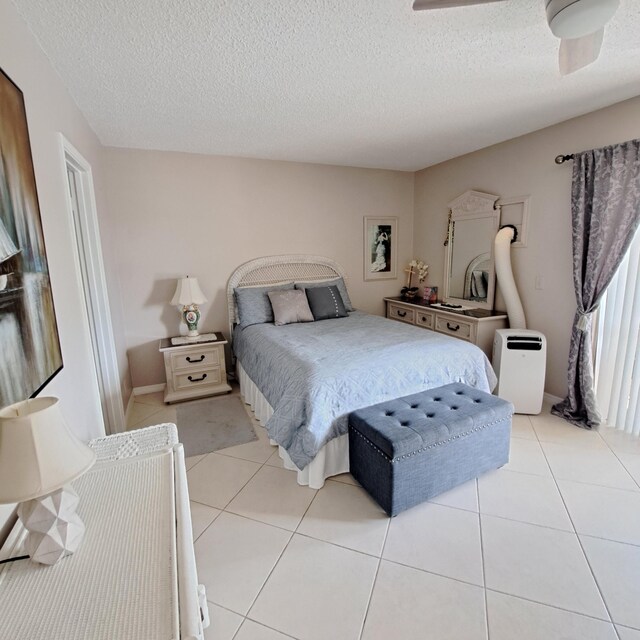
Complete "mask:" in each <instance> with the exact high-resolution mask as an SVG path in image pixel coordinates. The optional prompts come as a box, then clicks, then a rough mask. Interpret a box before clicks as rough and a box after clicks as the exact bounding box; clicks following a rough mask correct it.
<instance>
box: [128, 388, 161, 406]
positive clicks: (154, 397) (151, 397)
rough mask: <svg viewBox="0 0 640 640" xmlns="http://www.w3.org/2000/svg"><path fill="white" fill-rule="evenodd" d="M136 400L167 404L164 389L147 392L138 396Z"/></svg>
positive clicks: (157, 404)
mask: <svg viewBox="0 0 640 640" xmlns="http://www.w3.org/2000/svg"><path fill="white" fill-rule="evenodd" d="M135 402H140V403H142V404H152V405H156V406H165V404H164V391H156V392H155V393H145V394H144V395H141V396H136V397H135Z"/></svg>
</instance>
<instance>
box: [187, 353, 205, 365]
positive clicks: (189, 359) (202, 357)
mask: <svg viewBox="0 0 640 640" xmlns="http://www.w3.org/2000/svg"><path fill="white" fill-rule="evenodd" d="M203 360H204V354H202V355H201V356H200V357H199V358H198V359H197V360H192V359H191V358H190V357H189V356H187V357H186V361H187V362H190V363H191V364H193V363H194V362H202V361H203Z"/></svg>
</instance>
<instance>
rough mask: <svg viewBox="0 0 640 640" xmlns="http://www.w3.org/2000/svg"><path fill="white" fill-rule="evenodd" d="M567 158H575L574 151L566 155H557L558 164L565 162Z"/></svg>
mask: <svg viewBox="0 0 640 640" xmlns="http://www.w3.org/2000/svg"><path fill="white" fill-rule="evenodd" d="M567 160H573V153H569V154H568V155H566V156H562V155H560V156H556V164H563V163H564V162H566V161H567Z"/></svg>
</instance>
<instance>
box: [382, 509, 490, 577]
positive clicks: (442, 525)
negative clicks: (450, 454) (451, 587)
mask: <svg viewBox="0 0 640 640" xmlns="http://www.w3.org/2000/svg"><path fill="white" fill-rule="evenodd" d="M383 557H384V558H385V559H386V560H392V561H394V562H399V563H401V564H406V565H409V566H410V567H415V568H418V569H424V570H426V571H431V572H433V573H438V574H440V575H443V576H447V577H449V578H455V579H457V580H465V581H466V582H471V583H473V584H477V585H481V586H482V585H483V584H484V580H483V576H482V552H481V545H480V521H479V517H478V514H476V513H472V512H471V511H463V510H461V509H453V508H451V507H443V506H442V505H439V504H432V503H429V502H427V503H425V504H421V505H418V506H417V507H414V508H413V509H409V510H408V511H404V512H403V513H401V514H399V515H398V516H396V517H395V518H392V520H391V524H390V525H389V533H388V535H387V542H386V544H385V547H384V554H383Z"/></svg>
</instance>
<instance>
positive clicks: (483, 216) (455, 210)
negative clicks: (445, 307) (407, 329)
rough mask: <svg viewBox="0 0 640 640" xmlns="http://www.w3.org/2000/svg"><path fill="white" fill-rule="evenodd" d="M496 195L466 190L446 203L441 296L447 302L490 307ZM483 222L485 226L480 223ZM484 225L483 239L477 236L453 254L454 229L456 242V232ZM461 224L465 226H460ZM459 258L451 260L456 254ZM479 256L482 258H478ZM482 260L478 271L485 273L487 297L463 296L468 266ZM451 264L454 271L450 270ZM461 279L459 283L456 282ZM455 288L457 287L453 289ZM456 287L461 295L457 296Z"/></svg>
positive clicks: (498, 212)
mask: <svg viewBox="0 0 640 640" xmlns="http://www.w3.org/2000/svg"><path fill="white" fill-rule="evenodd" d="M499 197H500V196H496V195H493V194H491V193H482V192H481V191H466V192H465V193H463V194H462V195H461V196H459V197H457V198H456V199H455V200H452V201H451V202H450V203H449V210H450V212H451V213H450V219H449V228H448V234H447V250H446V252H445V262H444V295H443V299H444V301H445V302H446V303H448V304H459V305H462V306H463V307H466V308H480V309H489V310H492V309H493V300H494V296H495V283H496V276H495V267H494V261H493V240H494V238H495V236H496V233H497V232H498V226H499V224H500V209H499V207H497V206H496V202H497V200H498V198H499ZM483 221H486V225H484V224H483ZM465 222H468V225H469V226H468V227H466V228H468V229H470V230H471V229H473V227H474V226H475V227H476V228H478V227H479V226H480V225H482V226H486V229H483V232H484V234H485V239H484V241H483V240H482V239H481V238H478V241H477V243H476V244H474V245H473V247H472V248H471V249H469V247H467V248H466V250H465V251H464V253H463V254H456V253H455V241H456V237H455V236H456V229H458V238H459V245H460V239H461V238H462V235H461V233H460V231H461V230H462V229H465V226H466V225H465ZM463 225H465V226H463ZM458 256H460V260H458V262H457V263H455V260H456V257H458ZM480 258H482V261H481V260H480ZM481 263H482V270H483V271H486V272H487V274H488V275H487V283H486V289H487V296H486V299H485V300H484V301H482V300H478V299H473V298H472V297H465V295H466V293H465V290H464V289H465V287H466V286H468V285H467V283H469V281H470V279H471V275H470V274H468V273H467V272H468V270H469V265H471V264H475V265H476V268H477V266H478V265H479V264H481ZM454 267H455V273H454V272H453V271H454ZM460 279H461V284H458V281H459V280H460ZM456 287H457V289H456ZM460 289H462V290H461V293H462V296H460V291H459V290H460Z"/></svg>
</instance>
